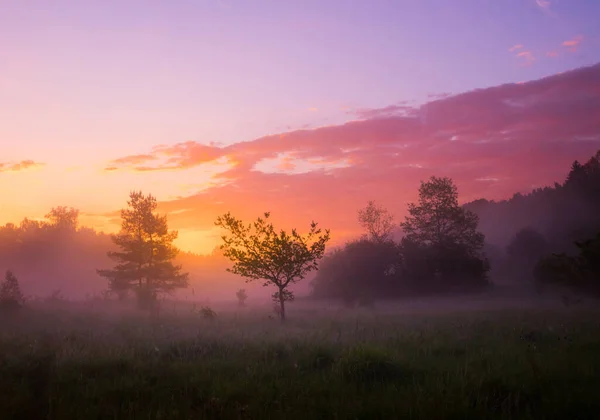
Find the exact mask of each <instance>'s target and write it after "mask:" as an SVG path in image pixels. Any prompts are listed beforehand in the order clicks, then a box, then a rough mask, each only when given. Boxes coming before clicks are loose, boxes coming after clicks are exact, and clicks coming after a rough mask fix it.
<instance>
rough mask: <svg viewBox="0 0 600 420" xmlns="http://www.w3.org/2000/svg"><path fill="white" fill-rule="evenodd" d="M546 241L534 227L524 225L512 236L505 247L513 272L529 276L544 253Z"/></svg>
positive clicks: (546, 246) (546, 245)
mask: <svg viewBox="0 0 600 420" xmlns="http://www.w3.org/2000/svg"><path fill="white" fill-rule="evenodd" d="M547 250H548V242H547V240H546V238H545V237H544V235H542V234H541V233H540V232H538V231H537V230H536V229H534V228H531V227H526V228H523V229H521V230H520V231H518V232H517V233H516V235H515V236H514V237H513V238H512V240H511V241H510V243H509V244H508V246H507V247H506V253H507V254H508V256H509V258H510V261H511V263H512V264H511V265H512V269H513V271H514V273H513V274H515V275H520V276H527V277H531V276H532V275H533V268H534V266H535V264H536V262H537V261H538V260H539V259H540V258H542V256H544V255H545V254H546V252H547Z"/></svg>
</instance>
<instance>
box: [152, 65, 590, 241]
mask: <svg viewBox="0 0 600 420" xmlns="http://www.w3.org/2000/svg"><path fill="white" fill-rule="evenodd" d="M395 107H397V105H392V106H391V108H390V109H389V110H386V108H383V109H382V110H371V112H370V113H365V114H364V116H365V117H366V116H371V118H366V119H363V120H359V121H352V122H349V123H346V124H342V125H338V126H330V127H323V128H318V129H313V130H299V131H293V132H290V133H286V134H284V135H272V136H265V137H262V138H259V139H256V140H253V141H248V142H241V143H236V144H233V145H230V146H226V147H220V146H214V145H213V146H210V145H201V144H198V143H194V142H187V143H181V144H178V145H174V146H163V147H162V148H161V149H160V153H161V154H163V155H167V156H169V159H170V160H171V163H170V164H171V165H172V166H174V167H181V168H185V167H191V166H193V165H199V164H202V163H203V162H206V160H207V159H211V158H214V157H215V156H227V157H228V159H230V161H231V162H234V163H235V166H234V167H233V168H232V169H230V170H227V171H225V172H222V173H220V174H219V175H217V177H218V178H219V179H225V180H227V182H226V183H218V184H217V185H216V186H214V187H212V188H208V189H206V190H204V191H202V192H201V193H199V194H195V195H191V196H187V197H183V198H180V199H177V200H171V201H166V202H162V203H161V208H162V209H163V211H165V210H166V211H169V212H175V211H179V210H182V209H187V210H189V211H185V212H179V213H173V214H172V215H171V216H170V220H171V221H172V223H173V226H174V227H176V228H182V227H188V228H189V227H193V228H198V229H209V228H211V227H212V226H213V222H214V218H215V217H216V215H218V214H220V213H222V212H225V211H228V210H231V211H232V212H234V213H235V214H236V215H238V216H239V217H243V218H248V219H249V218H253V217H256V216H257V215H259V214H261V213H262V212H264V211H266V210H269V211H272V212H273V215H274V217H279V218H280V221H281V222H282V223H283V224H284V225H289V226H293V225H296V224H298V222H299V221H300V222H303V221H306V222H308V221H310V219H315V220H317V221H319V222H320V223H321V224H323V225H324V226H325V227H329V228H331V229H332V230H333V232H334V233H335V232H338V235H341V233H340V232H344V234H348V235H350V234H356V233H357V232H358V229H359V228H358V226H357V223H356V220H355V219H356V217H355V216H356V214H355V213H356V212H355V209H357V208H360V207H361V206H363V205H364V204H365V203H366V202H367V201H368V200H370V199H376V200H378V201H380V202H381V203H382V204H384V205H385V206H387V207H388V208H389V209H390V210H391V211H393V212H394V213H396V214H397V215H398V216H399V217H401V216H402V215H403V214H404V212H405V209H406V202H407V201H412V200H414V199H415V198H416V194H417V189H418V186H419V181H420V180H424V179H426V178H428V177H429V176H431V175H441V176H450V177H452V178H453V179H454V180H455V181H456V183H457V185H458V187H459V191H460V195H461V200H462V201H467V200H471V199H475V198H479V197H486V198H489V199H501V198H506V197H509V196H511V195H512V194H513V193H514V192H515V191H519V190H522V189H523V188H524V186H528V185H534V184H535V185H552V183H553V182H554V181H561V180H563V179H564V177H565V175H566V172H567V171H568V168H569V166H570V164H571V163H572V161H573V160H575V159H579V160H585V159H586V158H587V157H588V156H590V155H591V154H593V153H595V151H596V150H598V149H599V148H600V65H596V66H594V67H589V68H582V69H578V70H574V71H570V72H566V73H563V74H561V75H555V76H550V77H547V78H544V79H541V80H536V81H531V82H525V83H523V84H520V85H516V84H506V85H502V86H496V87H492V88H488V89H482V90H477V91H472V92H467V93H463V94H460V95H454V96H451V97H447V98H444V99H438V100H435V101H431V102H429V103H427V104H425V105H423V106H421V107H420V108H415V109H412V110H411V112H409V113H396V112H395V111H396V108H395ZM376 111H377V112H376ZM387 112H389V114H386V113H387ZM281 156H285V158H281ZM273 159H274V160H275V161H277V159H280V160H279V168H276V169H277V170H276V171H262V170H260V168H261V165H262V163H261V162H264V161H265V160H273ZM303 161H304V162H307V165H308V164H310V163H314V162H318V163H319V165H318V169H314V170H308V171H303V172H298V171H293V170H294V169H297V168H295V167H296V165H300V164H302V163H297V162H303ZM340 162H345V163H346V164H344V165H339V163H340ZM324 168H325V169H324ZM190 209H191V210H190ZM352 209H354V210H352Z"/></svg>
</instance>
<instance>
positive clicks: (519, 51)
mask: <svg viewBox="0 0 600 420" xmlns="http://www.w3.org/2000/svg"><path fill="white" fill-rule="evenodd" d="M523 48H525V46H524V45H523V44H517V45H514V46H513V47H511V48H509V49H508V51H509V52H512V53H515V57H516V58H518V59H521V60H522V62H523V65H525V66H530V65H532V64H533V62H534V61H535V56H534V55H533V53H532V52H531V51H523Z"/></svg>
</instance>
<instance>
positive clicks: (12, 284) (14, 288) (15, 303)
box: [0, 270, 25, 310]
mask: <svg viewBox="0 0 600 420" xmlns="http://www.w3.org/2000/svg"><path fill="white" fill-rule="evenodd" d="M24 302H25V297H24V296H23V293H21V287H20V286H19V280H18V279H17V277H15V275H14V274H13V273H12V271H10V270H7V271H6V275H5V277H4V281H3V282H2V284H1V285H0V307H1V308H2V309H5V310H13V309H18V308H20V307H21V306H23V303H24Z"/></svg>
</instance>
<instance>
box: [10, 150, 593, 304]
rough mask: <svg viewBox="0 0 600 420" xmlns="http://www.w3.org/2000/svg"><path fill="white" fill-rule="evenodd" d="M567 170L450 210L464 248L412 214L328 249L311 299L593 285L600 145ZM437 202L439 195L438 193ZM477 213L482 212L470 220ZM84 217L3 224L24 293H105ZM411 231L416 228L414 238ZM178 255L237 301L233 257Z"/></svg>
mask: <svg viewBox="0 0 600 420" xmlns="http://www.w3.org/2000/svg"><path fill="white" fill-rule="evenodd" d="M565 172H568V175H567V177H566V179H565V180H564V181H563V182H562V183H555V184H554V186H549V187H546V188H540V189H536V190H534V191H532V192H531V193H529V194H525V195H523V194H515V195H514V196H513V197H512V198H510V199H508V200H503V201H488V200H486V199H480V200H476V201H473V202H470V203H467V204H464V205H463V206H461V208H462V210H464V212H463V213H456V212H454V210H452V212H454V213H452V212H451V213H452V214H451V218H454V219H455V220H458V221H459V222H457V223H459V224H460V223H462V224H463V225H465V226H466V225H469V224H471V225H472V227H473V229H472V234H471V238H470V239H469V240H470V241H471V242H470V243H469V244H467V245H464V246H463V245H461V246H460V247H456V246H454V245H456V244H454V245H453V246H452V247H451V246H449V245H448V243H444V244H442V243H440V244H438V245H436V246H438V248H436V249H434V247H432V246H431V243H429V242H427V241H425V242H423V241H424V239H423V237H422V235H421V234H420V233H419V229H420V228H419V226H417V225H418V223H417V222H418V220H416V219H415V220H413V222H414V223H413V225H412V228H411V226H410V224H409V225H406V223H407V221H405V222H404V223H401V225H402V226H403V228H404V229H403V230H405V232H404V234H403V235H404V237H403V238H402V240H401V241H400V242H394V241H393V240H392V239H390V238H384V237H382V238H380V237H376V236H373V235H371V236H369V235H368V234H367V235H366V236H365V237H364V238H362V239H357V240H355V241H351V242H349V243H347V244H346V245H345V246H343V247H341V248H338V249H335V250H330V251H329V252H328V253H327V255H326V256H325V257H324V258H323V260H322V261H321V263H320V270H319V271H318V272H317V274H316V276H314V278H313V279H312V282H311V287H312V296H314V297H327V298H342V299H344V300H346V301H347V302H348V303H353V302H360V301H363V303H365V304H368V303H369V302H370V301H372V300H373V299H379V298H383V297H395V296H402V295H407V294H418V293H437V292H448V291H452V290H466V289H469V290H479V289H480V288H481V287H482V286H485V285H489V284H490V283H496V284H499V283H509V282H515V283H522V284H525V285H534V283H535V282H534V280H536V279H538V280H544V279H549V278H550V277H552V276H554V277H557V275H558V274H556V273H559V274H560V273H561V271H560V270H563V272H568V273H570V274H569V276H571V277H572V276H575V277H577V276H579V277H578V278H585V282H584V283H585V284H587V285H588V286H589V284H596V283H595V282H596V280H597V279H598V272H597V271H594V270H597V268H594V266H593V263H590V261H593V260H594V258H596V256H598V261H600V254H597V252H598V250H597V248H598V239H595V238H597V235H598V233H599V232H600V152H598V153H597V154H596V155H595V156H593V157H591V158H590V159H589V160H588V161H587V162H585V163H583V164H581V163H579V162H574V163H573V165H572V166H571V168H570V170H569V169H568V168H565ZM424 185H429V184H424ZM446 187H447V188H450V189H449V190H448V191H450V190H451V186H450V185H445V186H444V188H446ZM421 192H423V191H421ZM450 192H451V191H450ZM450 195H451V194H450ZM430 199H431V200H434V201H435V199H436V196H435V194H434V195H433V196H431V197H430ZM415 212H417V213H418V209H417V210H415ZM417 213H415V214H417ZM471 213H472V214H474V215H476V217H475V219H469V214H471ZM78 215H79V212H78V210H77V209H73V208H67V207H58V208H54V209H52V210H51V211H50V212H49V213H48V215H47V216H46V218H45V221H35V220H30V219H24V220H23V221H22V222H21V223H20V224H19V225H16V224H12V223H8V224H6V225H4V226H2V227H0V268H2V269H10V270H12V271H13V272H14V273H15V274H16V275H17V276H18V277H19V280H20V281H21V282H22V287H23V289H24V291H25V293H31V294H36V295H39V296H48V295H52V294H54V295H57V294H59V293H64V294H65V295H68V297H73V298H82V297H85V296H86V295H90V294H98V293H100V292H102V291H103V290H105V289H106V286H107V285H106V281H105V279H103V278H101V277H100V276H98V274H97V273H96V269H97V268H99V267H105V266H107V264H109V259H108V257H107V255H106V253H107V251H108V250H111V249H113V248H114V244H113V243H112V242H111V239H110V235H106V234H104V233H101V232H97V231H95V230H94V229H91V228H87V227H81V226H79V222H78ZM384 215H385V213H384ZM473 223H474V225H473ZM461 226H462V225H461ZM421 227H422V226H421ZM407 229H408V230H410V229H413V231H412V236H410V235H408V234H407V232H406V231H407ZM333 233H334V234H335V232H333ZM367 233H368V232H367ZM479 233H482V234H483V235H482V237H481V245H482V246H481V247H479V239H480V238H479V237H478V236H477V235H478V234H479ZM420 235H421V236H420ZM411 238H412V239H411ZM457 238H458V237H457ZM459 239H460V238H459ZM419 241H421V242H419ZM460 241H462V239H460V240H459V242H460ZM425 243H427V244H428V245H427V246H424V245H423V244H425ZM439 247H441V248H439ZM442 248H443V252H442V251H440V249H442ZM479 248H481V249H479ZM595 253H596V254H595ZM176 260H177V262H178V263H179V264H182V265H183V266H184V269H185V270H187V271H189V272H190V279H191V285H190V288H191V289H193V288H194V287H198V288H199V289H200V288H203V289H204V291H202V290H198V295H199V296H201V295H203V294H211V293H217V292H219V291H221V292H223V291H224V290H227V292H226V293H229V294H230V295H231V296H230V298H231V299H234V294H233V293H234V290H237V289H238V288H239V287H240V286H242V284H243V283H242V279H241V278H239V279H238V278H237V277H236V276H234V275H232V274H229V273H225V272H224V268H225V267H227V265H228V263H227V260H226V259H225V258H223V257H222V256H220V255H219V254H218V253H215V254H214V255H211V256H198V255H194V254H191V253H180V254H179V255H178V257H177V258H176ZM573 273H575V274H573ZM559 277H560V276H559ZM563 277H564V276H563ZM552 280H553V281H554V280H556V281H563V280H564V279H562V280H560V279H558V280H557V279H554V278H553V279H552ZM548 281H550V280H548ZM564 281H567V282H568V281H570V280H568V279H567V280H564ZM582 281H583V280H582ZM223 286H226V287H223ZM452 286H456V287H452ZM586 287H587V286H586ZM590 287H591V286H590ZM203 292H204V293H203ZM224 296H225V295H223V297H224Z"/></svg>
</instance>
